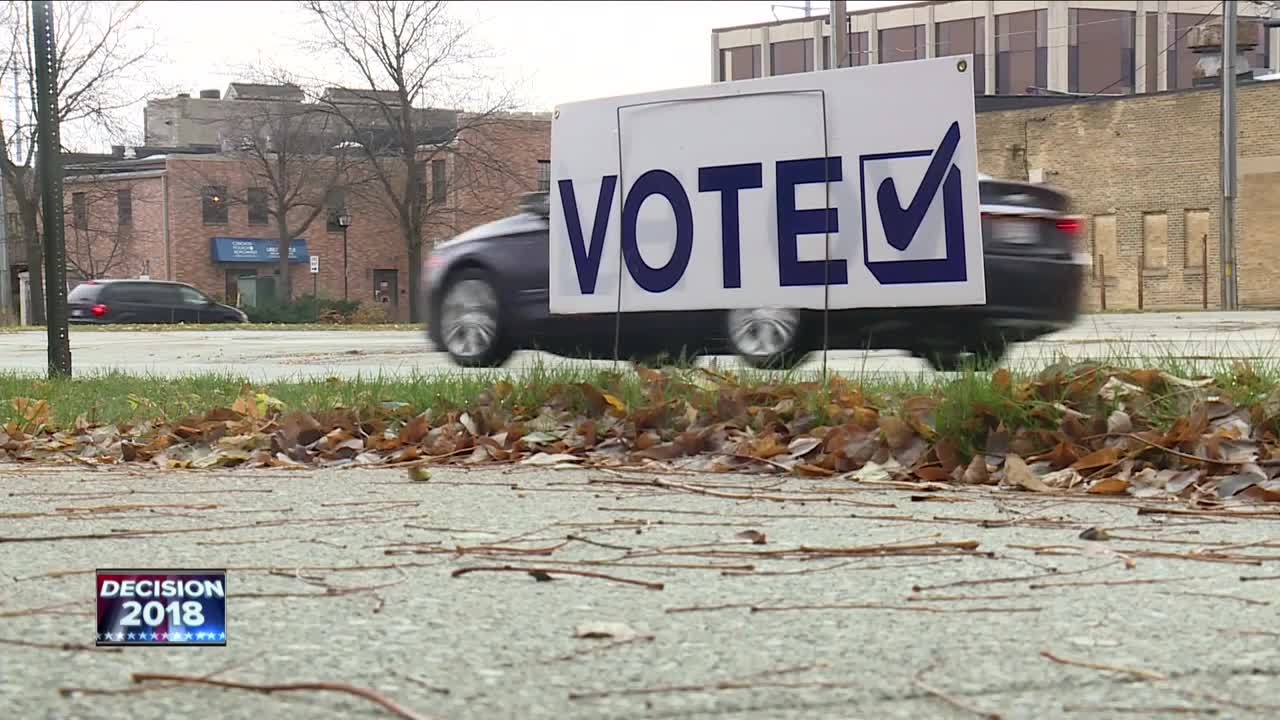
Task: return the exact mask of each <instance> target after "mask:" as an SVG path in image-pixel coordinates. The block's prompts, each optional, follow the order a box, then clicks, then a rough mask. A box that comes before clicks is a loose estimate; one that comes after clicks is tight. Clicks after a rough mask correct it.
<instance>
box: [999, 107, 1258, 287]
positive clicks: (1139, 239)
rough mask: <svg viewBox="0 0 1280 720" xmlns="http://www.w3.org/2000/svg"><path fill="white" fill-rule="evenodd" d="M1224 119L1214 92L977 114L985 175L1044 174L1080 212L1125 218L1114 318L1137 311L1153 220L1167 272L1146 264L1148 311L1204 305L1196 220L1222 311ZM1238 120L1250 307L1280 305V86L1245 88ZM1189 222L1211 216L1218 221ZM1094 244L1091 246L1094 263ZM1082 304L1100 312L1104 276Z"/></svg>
mask: <svg viewBox="0 0 1280 720" xmlns="http://www.w3.org/2000/svg"><path fill="white" fill-rule="evenodd" d="M1220 112H1221V98H1220V95H1219V93H1218V91H1217V90H1214V89H1207V90H1195V91H1185V92H1175V93H1166V94H1160V95H1153V96H1136V97H1129V98H1125V99H1121V100H1106V101H1092V102H1082V103H1075V104H1071V105H1058V106H1050V107H1040V108H1030V109H1022V110H1001V111H993V112H984V113H979V114H978V118H977V120H978V146H979V148H978V156H979V165H980V168H981V169H982V170H983V171H985V172H987V173H989V174H992V175H996V176H1001V177H1009V178H1015V179H1024V178H1026V177H1027V174H1028V170H1029V169H1032V170H1034V169H1042V170H1043V171H1044V179H1045V181H1046V182H1047V183H1050V184H1053V185H1056V186H1059V187H1061V188H1062V189H1064V190H1066V191H1068V192H1069V193H1071V195H1072V196H1073V199H1074V202H1075V206H1076V207H1075V209H1076V211H1077V212H1080V213H1081V214H1084V215H1088V216H1091V217H1094V218H1096V217H1097V216H1106V215H1114V216H1115V245H1114V246H1113V248H1114V249H1110V248H1108V249H1107V250H1108V251H1109V252H1110V253H1111V254H1114V255H1115V257H1107V258H1106V272H1107V276H1108V278H1109V280H1108V286H1107V292H1106V295H1107V307H1108V308H1109V309H1131V308H1136V307H1137V298H1138V293H1137V287H1138V281H1139V279H1138V278H1139V264H1140V262H1141V257H1142V248H1143V229H1144V225H1146V226H1149V225H1150V223H1151V220H1144V218H1147V217H1149V215H1150V214H1152V213H1164V215H1165V222H1164V223H1163V224H1164V228H1163V235H1164V236H1165V240H1166V244H1165V248H1164V254H1165V265H1164V267H1163V268H1160V267H1150V265H1151V262H1150V261H1148V266H1149V267H1148V268H1147V269H1146V270H1145V271H1144V272H1143V273H1142V282H1143V306H1144V308H1148V309H1162V308H1189V307H1199V306H1200V303H1201V294H1202V292H1203V283H1204V272H1203V269H1202V267H1201V264H1202V263H1201V260H1200V256H1201V253H1202V249H1201V242H1200V240H1199V239H1198V238H1191V239H1190V243H1189V242H1188V235H1189V233H1188V228H1187V227H1186V223H1187V219H1188V217H1190V218H1191V220H1192V222H1193V223H1195V224H1196V225H1197V226H1198V227H1202V228H1203V232H1206V233H1207V234H1208V236H1209V277H1208V281H1209V304H1210V307H1211V308H1212V307H1218V306H1219V305H1220V295H1219V272H1220V270H1219V268H1220V264H1219V253H1218V242H1219V231H1218V217H1219V209H1220V194H1221V185H1220V183H1219V181H1218V175H1219V173H1218V168H1219V162H1220V160H1219V133H1218V127H1219V117H1220ZM1238 112H1239V119H1238V128H1239V153H1240V171H1241V174H1240V183H1239V189H1240V194H1239V200H1238V205H1237V219H1236V233H1237V238H1238V248H1237V253H1238V260H1239V265H1240V267H1239V273H1240V275H1239V287H1240V303H1241V305H1277V306H1280V284H1276V283H1275V282H1274V278H1275V277H1276V276H1277V274H1278V273H1280V209H1278V208H1280V123H1278V122H1276V117H1277V116H1278V115H1280V82H1267V83H1258V84H1254V85H1246V86H1243V87H1241V88H1240V91H1239V96H1238ZM1188 211H1207V219H1208V222H1207V223H1204V222H1203V219H1204V217H1205V216H1204V214H1203V213H1196V212H1192V213H1191V214H1190V215H1189V214H1188ZM1197 221H1198V222H1197ZM1104 222H1105V221H1104ZM1095 227H1097V223H1096V222H1086V223H1085V228H1086V229H1090V228H1095ZM1198 232H1199V231H1198V230H1197V229H1195V228H1193V230H1192V233H1190V234H1198ZM1087 234H1088V235H1092V231H1090V232H1089V233H1087ZM1093 240H1094V238H1092V237H1089V238H1087V239H1086V242H1088V243H1089V245H1088V247H1089V250H1090V251H1091V252H1093V254H1094V255H1095V258H1096V255H1097V253H1098V251H1099V249H1100V248H1099V247H1098V246H1096V245H1097V244H1095V243H1094V242H1093ZM1101 240H1102V243H1101V245H1103V246H1105V245H1107V244H1108V243H1107V240H1108V238H1101ZM1095 262H1096V259H1095ZM1095 270H1096V268H1095ZM1084 293H1085V302H1086V305H1087V306H1088V307H1090V308H1096V307H1098V305H1099V300H1100V287H1099V281H1098V278H1097V275H1096V272H1095V274H1094V277H1093V279H1092V280H1091V281H1090V282H1089V283H1086V286H1085V290H1084Z"/></svg>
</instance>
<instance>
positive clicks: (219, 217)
mask: <svg viewBox="0 0 1280 720" xmlns="http://www.w3.org/2000/svg"><path fill="white" fill-rule="evenodd" d="M214 198H217V199H216V200H215V199H214ZM230 215H231V213H230V208H228V207H227V186H226V185H205V186H204V189H202V190H201V191H200V220H201V222H202V223H203V224H205V225H226V224H228V223H229V222H230V221H231V217H230Z"/></svg>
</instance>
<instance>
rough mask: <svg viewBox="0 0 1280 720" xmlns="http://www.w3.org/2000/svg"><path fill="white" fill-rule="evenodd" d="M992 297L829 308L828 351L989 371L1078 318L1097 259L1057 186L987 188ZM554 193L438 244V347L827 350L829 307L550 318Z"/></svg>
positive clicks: (487, 351) (588, 352)
mask: <svg viewBox="0 0 1280 720" xmlns="http://www.w3.org/2000/svg"><path fill="white" fill-rule="evenodd" d="M979 195H980V201H981V204H982V206H981V211H982V235H983V246H984V258H985V264H986V286H987V303H986V304H985V305H977V306H965V307H919V308H886V309H880V308H874V309H856V310H839V311H834V310H833V311H830V312H829V313H828V317H827V318H826V319H827V322H826V323H825V326H826V328H825V333H826V334H827V336H828V339H829V343H828V347H829V348H831V349H846V350H879V349H895V350H906V351H908V352H910V353H911V354H912V355H915V356H916V357H920V358H924V359H926V360H927V361H928V362H929V363H930V364H931V365H933V367H935V368H938V369H943V370H954V369H958V368H960V367H964V366H966V365H968V366H972V367H978V368H981V367H989V366H991V365H994V364H995V363H996V362H998V361H999V360H1000V358H1001V357H1003V355H1004V354H1005V351H1006V350H1007V348H1008V347H1009V345H1010V344H1012V343H1015V342H1025V341H1028V340H1033V339H1035V338H1038V337H1041V336H1043V335H1047V334H1049V333H1052V332H1055V331H1057V330H1061V329H1063V328H1066V327H1069V326H1070V325H1071V324H1072V323H1074V322H1075V319H1076V317H1077V315H1078V313H1079V309H1080V302H1081V297H1080V296H1081V288H1082V284H1083V282H1084V277H1085V274H1086V272H1087V267H1088V264H1089V260H1088V255H1087V254H1083V253H1081V252H1080V251H1079V248H1078V247H1077V244H1078V242H1079V241H1078V234H1079V232H1080V229H1081V221H1080V218H1078V217H1076V216H1074V215H1071V214H1070V198H1069V197H1068V196H1067V195H1066V194H1065V193H1063V192H1061V191H1058V190H1055V189H1053V188H1051V187H1048V186H1045V185H1040V184H1032V183H1025V182H1018V181H1006V180H996V179H993V178H990V177H988V176H985V175H984V176H983V177H982V179H981V181H980V183H979ZM547 202H548V195H547V194H546V193H535V194H531V195H529V196H526V197H525V200H524V203H523V209H524V212H522V213H520V214H518V215H514V216H512V217H508V218H505V219H502V220H498V221H497V222H493V223H489V224H486V225H481V226H479V227H476V228H472V229H471V230H468V231H466V232H464V233H462V234H460V235H458V236H457V237H456V238H453V239H452V240H449V241H447V242H444V243H440V244H437V245H436V246H435V248H434V249H433V251H432V252H431V254H430V255H429V256H428V258H427V260H426V270H425V272H424V297H425V302H426V307H427V318H426V320H427V323H426V324H427V334H428V336H429V338H430V339H431V341H432V343H434V344H435V346H436V347H437V348H440V349H442V350H444V351H446V352H448V353H449V355H450V356H451V357H452V359H453V361H454V362H455V363H457V364H458V365H462V366H466V367H493V366H498V365H501V364H502V363H504V362H505V361H506V360H507V358H508V357H510V355H511V353H512V352H513V351H515V350H520V349H537V350H544V351H546V352H551V353H554V354H557V355H564V356H568V357H576V358H606V359H607V358H613V357H614V355H615V347H614V342H615V341H614V338H615V330H616V331H619V332H618V347H617V348H616V352H617V355H618V356H619V357H622V358H626V359H633V360H639V361H652V360H654V359H655V358H657V357H661V356H663V355H665V356H667V357H669V358H679V357H682V356H683V357H686V358H687V357H692V356H695V355H712V354H735V355H738V356H739V357H741V358H742V359H743V360H744V361H745V362H747V363H748V364H750V365H753V366H755V367H762V368H786V367H792V366H794V365H796V364H798V363H800V362H801V361H803V360H804V358H805V357H806V356H807V355H808V354H809V353H810V352H812V351H815V350H820V349H821V348H822V339H823V336H824V322H823V312H822V311H821V310H816V311H809V310H786V309H766V308H761V309H756V310H732V311H725V310H717V311H675V312H672V311H665V312H639V313H625V314H623V315H621V317H620V318H619V317H617V316H615V315H614V314H612V313H605V314H599V315H564V316H556V315H551V314H550V312H549V292H548V286H549V276H550V269H549V268H550V247H549V221H548V215H549V213H548V211H547Z"/></svg>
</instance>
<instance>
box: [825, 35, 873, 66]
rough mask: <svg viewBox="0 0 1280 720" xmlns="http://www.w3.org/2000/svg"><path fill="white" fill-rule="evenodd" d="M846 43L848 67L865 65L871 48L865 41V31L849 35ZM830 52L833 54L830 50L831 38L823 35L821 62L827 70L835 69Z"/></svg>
mask: <svg viewBox="0 0 1280 720" xmlns="http://www.w3.org/2000/svg"><path fill="white" fill-rule="evenodd" d="M848 43H849V63H848V67H859V66H861V65H866V64H867V63H868V61H869V60H870V56H871V46H870V45H869V44H868V41H867V33H866V32H865V31H863V32H855V33H849V37H848ZM832 52H834V50H832V48H831V36H830V35H824V36H823V37H822V62H823V63H826V65H825V67H827V68H834V67H837V65H836V59H835V56H834V55H832V54H831V53H832Z"/></svg>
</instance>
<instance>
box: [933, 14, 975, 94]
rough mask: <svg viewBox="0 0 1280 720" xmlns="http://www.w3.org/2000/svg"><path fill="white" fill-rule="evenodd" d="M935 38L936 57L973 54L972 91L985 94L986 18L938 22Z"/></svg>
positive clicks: (971, 69) (971, 70)
mask: <svg viewBox="0 0 1280 720" xmlns="http://www.w3.org/2000/svg"><path fill="white" fill-rule="evenodd" d="M936 29H937V33H936V38H935V53H936V54H937V56H938V57H945V56H947V55H970V54H972V55H973V67H972V68H970V72H972V73H973V92H974V93H975V94H977V95H985V94H986V92H987V62H986V60H987V56H986V52H987V41H986V32H985V30H986V20H985V19H983V18H971V19H969V20H951V21H949V22H940V23H938V27H937V28H936Z"/></svg>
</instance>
